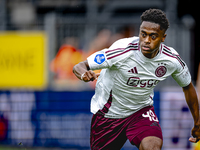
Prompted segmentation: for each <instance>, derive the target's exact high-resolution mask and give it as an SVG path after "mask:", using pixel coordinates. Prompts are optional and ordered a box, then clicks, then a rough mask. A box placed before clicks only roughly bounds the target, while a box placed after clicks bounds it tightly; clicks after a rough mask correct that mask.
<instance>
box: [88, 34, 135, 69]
mask: <svg viewBox="0 0 200 150" xmlns="http://www.w3.org/2000/svg"><path fill="white" fill-rule="evenodd" d="M133 39H137V38H135V37H133V38H124V39H120V40H118V41H116V42H115V43H113V44H112V45H111V46H110V47H109V48H108V49H103V50H101V51H98V52H96V53H94V54H92V55H90V56H89V57H88V58H87V61H88V64H89V67H90V69H91V70H99V69H105V68H110V67H118V66H120V64H121V63H122V62H123V60H125V59H126V58H127V57H130V53H131V52H130V50H129V49H126V48H127V47H128V45H129V43H130V42H132V41H133Z"/></svg>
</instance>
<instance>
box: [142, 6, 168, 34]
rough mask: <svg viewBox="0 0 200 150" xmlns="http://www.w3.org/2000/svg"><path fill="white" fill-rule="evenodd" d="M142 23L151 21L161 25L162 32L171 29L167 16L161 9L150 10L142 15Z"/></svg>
mask: <svg viewBox="0 0 200 150" xmlns="http://www.w3.org/2000/svg"><path fill="white" fill-rule="evenodd" d="M140 18H141V23H142V22H143V21H149V22H153V23H157V24H159V25H160V29H161V30H165V31H166V30H167V29H168V28H169V21H168V19H167V17H166V14H165V13H164V12H163V11H162V10H160V9H148V10H146V11H145V12H143V14H142V15H141V17H140Z"/></svg>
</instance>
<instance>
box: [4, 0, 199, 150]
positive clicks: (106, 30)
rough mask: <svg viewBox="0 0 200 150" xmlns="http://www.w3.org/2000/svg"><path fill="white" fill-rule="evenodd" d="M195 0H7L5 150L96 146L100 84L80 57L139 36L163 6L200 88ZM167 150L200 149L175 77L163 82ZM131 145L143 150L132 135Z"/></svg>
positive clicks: (160, 107)
mask: <svg viewBox="0 0 200 150" xmlns="http://www.w3.org/2000/svg"><path fill="white" fill-rule="evenodd" d="M197 2H198V1H195V0H190V1H187V0H151V1H149V0H123V1H121V0H0V43H1V44H0V45H1V46H0V149H2V150H8V149H12V150H13V149H14V150H15V149H16V150H18V149H22V150H28V149H29V150H36V149H37V150H39V149H42V150H44V149H48V150H50V149H52V150H54V149H56V150H60V149H66V150H72V149H73V150H89V149H90V148H89V138H90V121H91V117H92V114H91V113H90V99H91V97H92V96H93V94H94V88H95V83H83V82H82V81H79V80H78V79H77V78H76V77H75V76H74V75H73V73H72V68H73V66H74V65H75V64H77V63H79V62H80V61H83V60H85V59H86V58H87V57H88V56H89V55H90V54H92V53H94V52H95V51H98V50H101V49H104V48H108V47H109V46H110V45H111V44H112V43H113V42H114V41H116V40H118V39H120V38H126V37H131V36H137V35H138V32H139V26H140V15H141V14H142V12H144V11H145V10H146V9H149V8H159V9H162V10H163V11H165V12H166V15H167V17H168V19H169V21H170V28H169V29H168V31H167V38H166V41H165V44H166V45H168V46H171V47H173V48H175V49H176V50H177V51H178V53H179V54H180V56H181V58H182V59H183V60H184V61H185V62H186V63H187V65H188V67H189V69H190V72H191V75H192V81H193V83H194V85H195V86H196V87H197V91H200V90H199V88H198V87H199V84H200V82H199V76H200V74H199V73H198V71H199V69H198V67H199V61H200V52H199V49H200V45H199V41H200V36H199V33H200V30H199V23H200V22H199V21H200V19H199V16H198V4H197ZM154 102H155V103H154V106H155V109H156V114H157V116H158V117H159V120H160V124H161V126H162V129H163V136H164V145H163V149H164V150H198V149H200V145H198V144H195V145H192V144H191V143H189V142H188V138H189V137H190V130H191V128H192V126H193V120H192V116H191V114H190V112H189V110H188V107H187V104H186V103H185V99H184V95H183V93H182V89H181V88H180V87H179V86H178V84H177V83H176V82H175V81H174V80H173V79H172V78H171V77H169V78H168V79H167V80H166V81H164V82H163V83H159V85H158V86H157V87H156V89H155V96H154ZM122 149H123V150H130V149H137V148H136V147H133V146H132V145H131V144H130V143H129V142H127V143H126V144H125V145H124V147H123V148H122Z"/></svg>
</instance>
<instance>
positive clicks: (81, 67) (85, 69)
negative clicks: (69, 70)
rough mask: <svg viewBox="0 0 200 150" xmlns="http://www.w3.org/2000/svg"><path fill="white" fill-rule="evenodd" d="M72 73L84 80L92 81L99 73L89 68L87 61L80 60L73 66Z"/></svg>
mask: <svg viewBox="0 0 200 150" xmlns="http://www.w3.org/2000/svg"><path fill="white" fill-rule="evenodd" d="M73 73H74V74H75V75H76V77H77V78H79V79H80V80H83V81H85V82H89V81H94V80H95V79H97V77H98V76H99V75H100V74H95V73H94V72H93V71H92V70H90V67H89V64H88V61H87V60H86V61H82V62H80V63H78V64H77V65H75V66H74V67H73Z"/></svg>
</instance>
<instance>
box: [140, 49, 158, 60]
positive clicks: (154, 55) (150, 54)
mask: <svg viewBox="0 0 200 150" xmlns="http://www.w3.org/2000/svg"><path fill="white" fill-rule="evenodd" d="M158 53H159V48H158V49H156V50H154V52H153V53H149V54H143V55H144V56H145V57H147V58H149V59H152V58H154V57H156V56H157V55H158Z"/></svg>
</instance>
